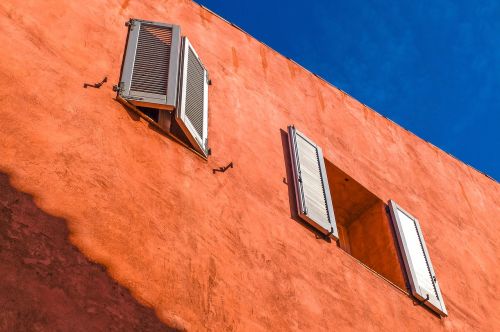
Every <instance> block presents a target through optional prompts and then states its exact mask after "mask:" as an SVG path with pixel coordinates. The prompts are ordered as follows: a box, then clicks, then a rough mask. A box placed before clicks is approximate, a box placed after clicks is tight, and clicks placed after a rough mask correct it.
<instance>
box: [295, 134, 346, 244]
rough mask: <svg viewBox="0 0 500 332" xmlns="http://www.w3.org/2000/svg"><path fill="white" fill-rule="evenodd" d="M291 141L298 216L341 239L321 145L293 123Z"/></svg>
mask: <svg viewBox="0 0 500 332" xmlns="http://www.w3.org/2000/svg"><path fill="white" fill-rule="evenodd" d="M288 140H289V144H290V157H291V164H292V170H293V179H294V185H295V196H296V201H297V209H298V214H299V216H300V217H301V218H302V219H303V220H305V221H306V222H308V223H309V224H311V225H312V226H313V227H315V228H316V229H317V230H319V231H320V232H322V233H323V234H325V235H329V236H332V237H334V238H335V239H338V236H339V235H338V231H337V225H336V222H335V215H334V212H333V205H332V199H331V196H330V188H329V185H328V178H327V176H326V169H325V162H324V160H323V153H322V151H321V148H320V147H319V146H317V145H316V144H315V143H314V142H313V141H311V140H310V139H309V138H307V137H306V136H305V135H304V134H302V133H301V132H299V131H298V130H296V129H295V127H294V126H289V127H288Z"/></svg>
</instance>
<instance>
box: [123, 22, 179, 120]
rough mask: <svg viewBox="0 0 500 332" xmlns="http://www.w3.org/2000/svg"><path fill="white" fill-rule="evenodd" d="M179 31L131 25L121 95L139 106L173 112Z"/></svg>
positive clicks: (161, 26) (174, 27) (158, 25)
mask: <svg viewBox="0 0 500 332" xmlns="http://www.w3.org/2000/svg"><path fill="white" fill-rule="evenodd" d="M180 38H181V37H180V28H179V26H177V25H172V24H164V23H156V22H149V21H142V20H131V21H130V22H129V34H128V40H127V49H126V51H125V59H124V62H123V69H122V73H121V78H120V90H119V94H120V96H121V97H122V98H123V99H126V100H128V101H129V102H131V103H133V104H135V105H137V106H145V107H151V108H158V109H166V110H174V109H175V107H176V103H177V88H178V77H179V56H180V42H181V40H180Z"/></svg>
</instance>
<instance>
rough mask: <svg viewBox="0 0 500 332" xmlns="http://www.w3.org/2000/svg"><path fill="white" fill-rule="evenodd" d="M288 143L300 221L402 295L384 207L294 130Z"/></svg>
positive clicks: (400, 272) (401, 280)
mask: <svg viewBox="0 0 500 332" xmlns="http://www.w3.org/2000/svg"><path fill="white" fill-rule="evenodd" d="M288 143H289V154H290V161H291V162H290V164H291V167H290V168H291V174H292V178H293V180H294V181H293V192H294V193H293V194H294V196H295V197H294V198H295V201H296V206H297V211H296V214H297V215H298V217H300V218H301V219H302V220H304V221H305V222H306V223H308V224H310V225H311V226H313V227H314V228H315V229H316V230H317V231H319V232H321V233H322V234H323V235H328V236H330V237H331V238H333V239H335V240H337V243H338V246H339V247H340V248H341V249H343V250H344V251H345V252H346V253H348V254H349V255H351V256H352V257H354V258H355V259H357V260H358V261H360V262H361V263H362V264H363V265H365V266H366V267H368V268H369V269H370V270H372V271H374V272H376V273H377V274H378V275H379V276H382V277H383V278H384V279H386V280H388V281H389V282H391V283H392V284H393V285H395V286H396V287H397V288H399V289H400V290H402V291H403V292H405V289H406V286H405V279H404V272H403V269H402V267H401V265H400V263H399V257H398V251H397V245H396V240H395V238H394V236H393V233H392V230H391V223H390V220H389V215H388V214H387V211H386V205H385V203H384V202H383V201H382V200H381V199H380V198H378V197H377V196H375V195H374V194H373V193H371V192H370V191H369V190H367V189H366V188H364V187H363V186H362V185H361V184H359V183H358V182H356V181H355V180H354V179H353V178H351V177H350V176H349V175H347V174H346V173H344V172H343V171H341V170H340V169H339V168H338V167H336V166H335V165H334V164H333V163H332V162H330V161H329V160H327V159H325V158H324V156H323V153H322V150H321V148H320V147H319V146H318V145H317V144H316V143H314V141H313V140H312V139H310V138H308V137H307V136H305V135H304V134H303V133H302V132H300V131H299V130H298V129H297V128H295V127H294V126H289V127H288ZM289 171H290V170H289Z"/></svg>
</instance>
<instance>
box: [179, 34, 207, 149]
mask: <svg viewBox="0 0 500 332" xmlns="http://www.w3.org/2000/svg"><path fill="white" fill-rule="evenodd" d="M180 90H181V93H180V103H179V107H178V109H177V111H176V115H177V117H176V118H177V120H178V123H179V124H180V126H181V128H182V130H183V131H184V133H185V134H186V137H187V138H188V139H189V141H190V142H191V144H192V145H193V147H194V148H195V149H197V150H198V151H199V152H201V153H203V154H204V155H207V154H208V73H207V70H206V69H205V67H204V66H203V64H202V62H201V60H200V58H199V57H198V55H197V54H196V51H195V50H194V48H193V46H192V45H191V43H190V42H189V40H188V39H187V38H186V37H184V38H183V41H182V78H181V87H180Z"/></svg>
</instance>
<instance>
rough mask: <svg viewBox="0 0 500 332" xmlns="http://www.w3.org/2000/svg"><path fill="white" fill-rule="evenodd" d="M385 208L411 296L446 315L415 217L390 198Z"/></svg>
mask: <svg viewBox="0 0 500 332" xmlns="http://www.w3.org/2000/svg"><path fill="white" fill-rule="evenodd" d="M389 207H390V210H391V217H392V221H393V224H394V229H395V230H396V235H397V238H398V243H399V247H400V249H401V254H402V257H403V261H404V264H405V268H406V272H407V275H408V279H409V282H410V288H411V292H412V294H413V296H415V297H416V298H417V299H418V300H420V301H424V302H423V304H425V305H426V306H428V307H429V308H431V309H432V310H433V311H435V312H437V313H438V314H440V315H441V316H448V313H447V311H446V307H445V305H444V301H443V297H442V295H441V290H440V289H439V284H438V282H437V279H436V274H435V273H434V269H433V267H432V263H431V260H430V257H429V252H428V251H427V247H426V245H425V241H424V237H423V235H422V230H421V229H420V225H419V222H418V220H417V219H416V218H414V217H413V216H412V215H411V214H409V213H408V212H406V211H405V210H403V209H402V208H401V207H400V206H399V205H397V204H396V203H395V202H394V201H390V202H389Z"/></svg>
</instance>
